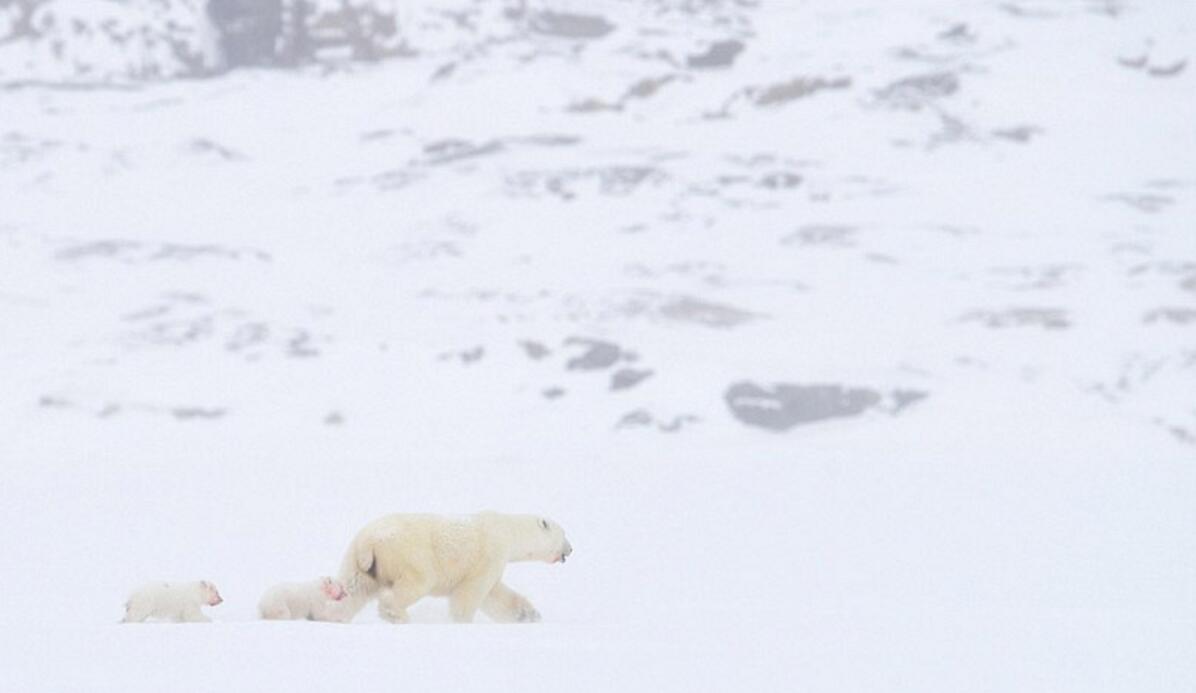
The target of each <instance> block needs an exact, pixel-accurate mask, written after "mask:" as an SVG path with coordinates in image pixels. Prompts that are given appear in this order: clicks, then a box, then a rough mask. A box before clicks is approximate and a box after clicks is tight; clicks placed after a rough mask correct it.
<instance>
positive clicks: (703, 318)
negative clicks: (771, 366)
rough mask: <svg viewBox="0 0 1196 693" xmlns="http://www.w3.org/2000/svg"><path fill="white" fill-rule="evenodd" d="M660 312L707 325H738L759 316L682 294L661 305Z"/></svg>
mask: <svg viewBox="0 0 1196 693" xmlns="http://www.w3.org/2000/svg"><path fill="white" fill-rule="evenodd" d="M660 314H661V315H663V316H664V317H666V318H669V319H671V320H680V321H682V322H695V323H698V324H700V325H705V326H707V327H719V328H726V327H736V326H738V325H741V324H743V323H745V322H748V321H749V320H753V319H755V318H757V317H759V316H757V315H756V314H755V313H749V312H748V311H746V310H741V309H739V308H734V307H732V306H726V305H722V304H718V303H710V302H707V301H703V300H701V299H697V298H692V297H689V296H682V297H680V298H677V299H674V300H672V301H670V302H668V303H666V304H664V305H662V306H661V307H660Z"/></svg>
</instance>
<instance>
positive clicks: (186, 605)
mask: <svg viewBox="0 0 1196 693" xmlns="http://www.w3.org/2000/svg"><path fill="white" fill-rule="evenodd" d="M223 601H224V599H223V598H222V597H221V596H220V592H219V591H218V590H217V589H216V586H215V585H213V584H212V583H210V582H208V581H207V580H201V581H199V582H151V583H148V584H145V585H142V586H141V587H140V588H138V589H137V590H136V591H135V592H133V594H132V595H130V596H129V600H128V601H126V602H125V617H124V619H122V620H121V623H141V622H142V621H145V620H146V619H149V618H155V619H161V620H164V621H175V622H189V623H203V622H208V621H211V620H212V619H210V618H208V617H207V616H205V615H204V613H203V612H202V611H200V607H202V606H204V605H207V606H216V605H217V604H220V603H221V602H223Z"/></svg>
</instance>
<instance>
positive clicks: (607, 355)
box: [565, 337, 624, 371]
mask: <svg viewBox="0 0 1196 693" xmlns="http://www.w3.org/2000/svg"><path fill="white" fill-rule="evenodd" d="M565 344H570V345H571V344H577V345H581V346H584V347H585V348H586V350H585V352H583V353H582V354H581V355H580V356H575V357H573V358H571V359H569V361H568V362H566V363H565V368H567V369H569V370H571V371H595V370H602V369H603V368H610V367H611V366H613V365H615V364H616V363H617V362H618V361H619V359H620V358H622V357H623V354H624V352H623V350H622V349H620V348H619V345H618V344H615V343H614V342H604V341H602V340H600V339H587V338H583V337H570V338H569V339H566V340H565Z"/></svg>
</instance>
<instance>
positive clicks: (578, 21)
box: [531, 11, 615, 39]
mask: <svg viewBox="0 0 1196 693" xmlns="http://www.w3.org/2000/svg"><path fill="white" fill-rule="evenodd" d="M531 29H532V31H534V32H536V33H540V34H545V35H548V36H559V37H560V38H571V39H597V38H602V37H603V36H606V35H607V34H609V33H610V32H612V31H614V30H615V25H614V24H611V23H610V22H608V21H607V20H606V18H605V17H603V16H601V15H590V14H572V13H569V12H551V11H544V12H537V13H536V14H535V15H534V16H533V17H532V20H531Z"/></svg>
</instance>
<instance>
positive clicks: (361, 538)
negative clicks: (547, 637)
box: [340, 512, 573, 623]
mask: <svg viewBox="0 0 1196 693" xmlns="http://www.w3.org/2000/svg"><path fill="white" fill-rule="evenodd" d="M572 552H573V547H572V546H571V545H570V544H569V540H568V539H566V538H565V530H563V529H561V526H560V525H558V524H557V523H555V522H553V521H552V520H549V519H548V518H545V517H539V516H536V515H506V514H501V513H496V512H481V513H478V514H476V515H472V516H468V517H447V516H442V515H415V514H395V515H387V516H384V517H380V518H378V519H376V520H374V521H373V522H371V523H369V524H367V525H366V526H365V527H363V528H362V529H361V531H359V532H358V533H357V536H356V537H354V538H353V542H352V544H350V546H349V550H348V551H347V552H345V558H344V561H343V563H342V565H341V572H340V580H341V583H342V584H344V586H345V589H346V591H347V592H348V597H347V598H346V600H345V605H344V607H343V609H344V612H345V614H346V615H347V619H346V620H348V619H351V618H352V617H353V616H354V615H356V614H357V612H358V611H360V610H361V608H362V607H364V606H365V605H366V603H368V602H369V601H370V600H371V599H374V598H375V597H377V599H378V613H379V615H381V616H382V618H384V619H386V620H388V621H391V622H393V623H405V622H406V621H407V620H408V617H407V608H408V607H409V606H411V605H412V604H414V603H415V602H417V601H419V600H420V599H422V598H423V597H425V596H438V597H448V598H449V610H450V611H451V613H452V617H453V620H454V621H457V622H458V623H468V622H470V621H472V620H473V617H474V614H475V613H476V612H477V611H478V609H481V610H482V612H483V613H485V614H486V615H487V616H489V617H490V618H491V619H492V620H494V621H498V622H500V623H513V622H529V621H539V620H540V613H539V612H538V611H536V608H535V607H534V606H532V603H531V602H530V601H528V600H527V598H526V597H524V596H523V595H521V594H519V593H517V592H515V591H514V590H512V589H511V588H510V587H507V586H506V585H505V584H503V582H502V576H503V571H504V570H505V569H506V567H507V563H510V562H513V561H543V562H545V563H564V562H565V559H566V558H568V557H569V554H571V553H572Z"/></svg>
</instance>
